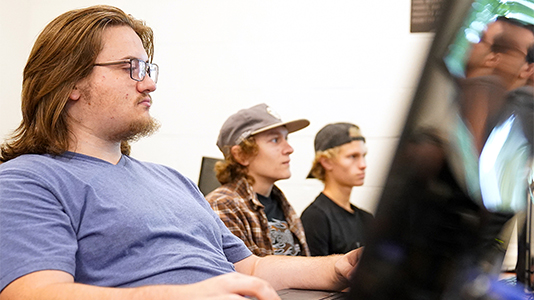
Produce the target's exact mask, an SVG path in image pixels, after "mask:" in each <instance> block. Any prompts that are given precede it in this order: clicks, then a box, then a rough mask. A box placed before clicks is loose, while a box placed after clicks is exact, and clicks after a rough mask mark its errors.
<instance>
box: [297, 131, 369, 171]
mask: <svg viewBox="0 0 534 300" xmlns="http://www.w3.org/2000/svg"><path fill="white" fill-rule="evenodd" d="M352 141H363V142H365V138H364V137H363V135H362V132H361V130H360V127H358V126H356V125H354V124H351V123H333V124H328V125H326V126H325V127H323V128H322V129H321V130H319V132H317V134H316V135H315V142H314V146H315V152H319V151H326V150H328V149H331V148H334V147H338V146H341V145H344V144H347V143H350V142H352ZM307 178H315V176H313V175H312V172H311V171H310V172H309V173H308V177H307Z"/></svg>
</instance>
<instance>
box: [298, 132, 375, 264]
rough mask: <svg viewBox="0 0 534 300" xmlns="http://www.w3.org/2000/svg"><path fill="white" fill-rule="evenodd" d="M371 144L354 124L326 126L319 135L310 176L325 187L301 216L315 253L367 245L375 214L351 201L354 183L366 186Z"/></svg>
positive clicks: (329, 252) (310, 245)
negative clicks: (368, 143)
mask: <svg viewBox="0 0 534 300" xmlns="http://www.w3.org/2000/svg"><path fill="white" fill-rule="evenodd" d="M366 154H367V147H366V145H365V138H364V137H363V136H362V134H361V131H360V128H359V127H358V126H356V125H354V124H350V123H334V124H328V125H326V126H325V127H323V128H322V129H321V130H320V131H319V132H318V133H317V135H316V136H315V160H314V162H313V166H312V169H311V171H310V173H309V175H308V178H317V179H319V180H321V181H322V182H323V183H324V190H323V191H322V192H321V193H320V194H319V196H317V198H316V199H315V201H314V202H313V203H312V204H310V205H309V206H308V207H307V208H306V209H305V210H304V211H303V212H302V215H301V220H302V223H303V225H304V229H305V232H306V239H307V242H308V246H309V247H310V251H311V254H312V255H313V256H320V255H330V254H339V253H347V252H349V251H351V250H353V249H356V248H359V247H361V246H363V244H364V240H365V233H366V232H367V231H368V228H369V226H370V223H371V222H372V220H373V215H371V214H370V213H368V212H366V211H364V210H362V209H360V208H358V207H356V206H354V205H353V204H351V203H350V195H351V192H352V188H353V187H354V186H361V185H363V182H364V179H365V169H366V168H367V163H366V161H365V156H366Z"/></svg>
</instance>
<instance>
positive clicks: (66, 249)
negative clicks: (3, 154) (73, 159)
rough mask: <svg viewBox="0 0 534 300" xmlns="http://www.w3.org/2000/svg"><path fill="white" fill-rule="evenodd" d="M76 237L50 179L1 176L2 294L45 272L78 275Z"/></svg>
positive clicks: (11, 173) (17, 173) (8, 173)
mask: <svg viewBox="0 0 534 300" xmlns="http://www.w3.org/2000/svg"><path fill="white" fill-rule="evenodd" d="M76 250H77V242H76V233H75V231H74V230H73V227H72V225H71V221H70V218H69V216H68V215H67V214H66V212H65V210H64V208H63V207H62V205H61V203H60V202H59V201H58V199H57V198H56V197H55V191H54V190H53V189H51V188H50V185H49V184H48V183H47V179H46V178H44V177H43V176H41V175H39V173H37V172H30V171H29V170H27V171H24V170H18V171H15V170H12V169H11V170H10V169H8V170H5V169H4V170H3V171H2V172H0V253H1V255H0V291H2V290H3V289H4V288H5V287H6V286H7V285H8V284H9V283H11V282H12V281H14V280H15V279H17V278H19V277H21V276H24V275H27V274H29V273H33V272H36V271H41V270H61V271H64V272H67V273H70V274H71V275H72V274H74V272H75V255H76Z"/></svg>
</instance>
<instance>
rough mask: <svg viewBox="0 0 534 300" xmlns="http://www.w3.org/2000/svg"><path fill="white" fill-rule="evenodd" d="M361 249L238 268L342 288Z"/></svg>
mask: <svg viewBox="0 0 534 300" xmlns="http://www.w3.org/2000/svg"><path fill="white" fill-rule="evenodd" d="M362 250H363V249H362V248H359V249H356V250H353V251H351V252H349V253H347V254H345V255H330V256H321V257H300V256H299V257H294V256H281V255H280V256H279V255H270V256H265V257H258V256H255V255H252V256H249V257H247V258H245V259H243V260H242V261H240V262H237V263H236V264H235V267H236V270H237V271H238V272H240V273H243V274H247V275H253V276H257V277H259V278H262V279H265V280H267V281H268V282H270V283H271V284H272V285H273V287H274V288H275V289H277V290H279V289H284V288H300V289H315V290H343V289H345V288H346V287H347V286H348V280H349V278H350V275H351V274H352V271H353V270H354V268H355V266H356V265H357V263H358V261H359V259H360V256H361V252H362ZM0 300H1V299H0Z"/></svg>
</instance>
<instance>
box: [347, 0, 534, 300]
mask: <svg viewBox="0 0 534 300" xmlns="http://www.w3.org/2000/svg"><path fill="white" fill-rule="evenodd" d="M504 2H506V1H503V3H504ZM508 2H509V3H508V4H510V2H514V1H508ZM517 2H528V1H517ZM503 3H501V2H499V1H488V0H480V1H478V0H477V1H472V0H449V1H445V2H444V4H445V6H444V12H443V13H442V14H441V16H442V17H441V22H440V26H438V30H437V32H436V34H435V37H434V41H433V43H432V46H431V49H430V51H429V54H428V57H427V60H426V64H425V67H424V70H423V72H422V75H421V79H420V81H419V84H418V88H417V91H416V93H415V95H414V98H413V101H412V104H411V108H410V111H409V114H408V116H407V119H406V122H405V126H404V130H403V132H402V134H401V137H400V139H399V144H398V146H397V151H396V154H395V156H394V159H393V162H392V164H391V167H390V171H389V173H388V176H387V179H386V182H385V187H384V190H383V193H382V195H381V197H380V202H379V204H378V207H377V211H376V215H375V222H374V226H373V228H372V230H371V232H370V234H369V240H368V241H367V243H366V247H365V249H364V252H363V255H362V258H361V261H360V262H359V265H358V267H357V269H356V271H355V273H354V275H353V277H352V279H351V288H350V291H349V294H348V298H349V299H379V300H381V299H384V300H386V299H387V300H389V299H488V298H477V297H480V296H481V295H484V293H487V292H488V290H489V288H491V287H494V285H492V283H494V282H496V280H495V279H496V278H497V276H498V273H499V271H500V263H501V262H502V259H503V256H504V252H505V250H506V246H507V239H508V238H509V236H510V231H509V230H508V229H509V226H507V225H508V224H507V221H508V220H509V219H510V218H511V217H512V216H514V215H517V214H518V213H521V212H522V211H524V209H525V208H526V203H527V200H526V198H527V194H528V193H527V191H526V187H527V181H528V178H527V177H528V172H526V171H528V169H529V168H531V166H529V165H528V162H529V159H532V144H531V143H530V142H529V141H528V139H525V138H524V135H525V132H523V131H522V127H521V126H522V124H521V120H520V118H519V117H518V116H517V115H514V110H513V109H512V110H510V109H508V108H509V107H508V106H507V103H508V102H505V101H504V102H503V100H505V98H504V95H505V94H504V91H502V89H501V90H499V89H497V87H498V85H496V84H493V83H494V81H492V80H494V79H495V78H494V77H493V75H492V76H488V77H484V78H477V80H479V81H480V82H477V83H478V84H479V85H475V87H476V88H478V90H477V91H478V92H481V94H483V95H484V97H485V98H482V99H477V101H479V102H478V103H477V105H481V107H482V106H484V105H487V106H486V107H490V108H493V107H492V105H494V103H499V105H502V107H498V108H497V109H496V110H495V111H496V112H497V113H496V115H490V114H489V113H487V114H486V116H485V119H484V122H485V125H486V127H485V128H483V131H482V134H481V133H480V132H478V131H476V130H474V129H473V128H474V127H475V126H474V125H477V124H474V121H477V120H473V119H470V116H469V114H468V113H466V112H465V111H466V110H468V108H466V106H467V105H471V103H469V101H474V100H473V99H472V98H470V97H472V96H473V95H472V94H471V93H468V92H471V90H469V91H468V90H467V88H466V84H467V83H471V82H470V81H468V79H467V78H465V75H466V74H465V61H466V59H467V58H468V57H469V55H470V53H471V47H472V46H471V45H472V44H473V42H476V39H475V40H471V41H470V39H472V38H473V36H475V37H478V36H479V35H478V33H476V32H475V31H476V30H477V29H478V30H479V31H480V30H482V29H483V28H484V26H480V25H483V24H485V23H488V22H492V21H493V19H494V18H495V17H496V15H495V12H498V11H503V10H502V9H500V8H502V7H499V6H500V5H503ZM530 3H532V2H530ZM518 5H519V4H518ZM527 8H528V7H527ZM530 15H532V13H530ZM528 16H529V15H528V14H527V17H528ZM494 89H495V90H494ZM484 101H485V102H484ZM482 104H483V105H482ZM477 112H480V111H479V110H477ZM505 112H507V113H505ZM479 141H482V142H483V143H482V145H483V147H480V143H477V142H479ZM530 161H531V160H530ZM510 195H511V196H510Z"/></svg>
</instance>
